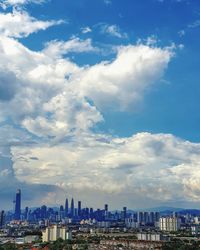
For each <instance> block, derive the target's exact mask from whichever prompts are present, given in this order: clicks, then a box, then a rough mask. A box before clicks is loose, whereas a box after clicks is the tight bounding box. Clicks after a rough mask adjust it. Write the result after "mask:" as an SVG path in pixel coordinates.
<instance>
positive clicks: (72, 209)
mask: <svg viewBox="0 0 200 250" xmlns="http://www.w3.org/2000/svg"><path fill="white" fill-rule="evenodd" d="M70 215H71V217H72V218H73V217H74V199H73V198H72V200H71V210H70Z"/></svg>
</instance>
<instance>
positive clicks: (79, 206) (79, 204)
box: [78, 201, 81, 216]
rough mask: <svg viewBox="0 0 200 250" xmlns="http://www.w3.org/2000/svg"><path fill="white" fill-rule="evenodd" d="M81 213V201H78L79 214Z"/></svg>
mask: <svg viewBox="0 0 200 250" xmlns="http://www.w3.org/2000/svg"><path fill="white" fill-rule="evenodd" d="M80 215H81V201H78V216H80Z"/></svg>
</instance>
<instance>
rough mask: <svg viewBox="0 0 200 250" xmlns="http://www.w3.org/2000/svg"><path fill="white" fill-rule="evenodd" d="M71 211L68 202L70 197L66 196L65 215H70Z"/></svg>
mask: <svg viewBox="0 0 200 250" xmlns="http://www.w3.org/2000/svg"><path fill="white" fill-rule="evenodd" d="M68 213H69V203H68V199H67V198H66V200H65V217H67V216H68Z"/></svg>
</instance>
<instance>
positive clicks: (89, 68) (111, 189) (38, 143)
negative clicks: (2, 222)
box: [0, 11, 199, 201]
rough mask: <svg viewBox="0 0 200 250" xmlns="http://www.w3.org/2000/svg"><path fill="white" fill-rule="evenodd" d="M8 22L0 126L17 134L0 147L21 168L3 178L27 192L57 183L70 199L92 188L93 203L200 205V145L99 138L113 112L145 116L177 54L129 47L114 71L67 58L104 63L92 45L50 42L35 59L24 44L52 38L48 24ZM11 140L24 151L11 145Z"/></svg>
mask: <svg viewBox="0 0 200 250" xmlns="http://www.w3.org/2000/svg"><path fill="white" fill-rule="evenodd" d="M1 15H2V17H3V19H0V30H1V33H0V54H1V57H0V72H1V77H0V78H1V79H0V80H1V83H0V90H1V93H0V120H1V121H4V122H6V121H7V120H9V122H10V123H12V124H13V125H14V126H16V129H13V130H11V129H10V130H8V129H5V128H4V129H3V128H2V127H1V128H0V137H1V140H0V141H1V143H4V144H5V145H0V151H1V152H0V153H1V156H2V157H3V155H6V154H7V155H8V156H9V153H10V150H11V151H12V160H13V164H14V165H13V169H12V168H7V169H8V170H9V171H6V170H5V169H6V168H2V171H4V172H3V176H7V175H9V176H10V175H11V174H14V176H15V177H16V178H17V180H18V182H19V181H20V182H24V181H26V180H27V179H28V180H29V183H32V184H41V183H43V184H47V185H49V184H50V183H51V184H52V183H54V184H56V185H57V186H58V187H60V188H62V189H64V190H66V189H67V190H77V191H78V192H79V191H81V190H82V189H83V188H84V190H87V191H88V192H90V193H93V194H95V193H96V191H99V192H105V193H108V194H110V193H117V194H119V195H120V194H125V195H127V196H128V197H129V198H130V197H132V196H133V195H135V196H137V194H142V195H144V196H145V197H147V198H148V199H155V197H154V195H152V194H154V193H155V192H157V194H158V195H157V196H156V199H157V200H159V201H161V200H175V199H177V198H179V197H181V195H185V197H186V199H188V200H197V197H198V190H197V188H196V186H197V184H198V182H197V180H196V179H195V180H193V181H192V178H194V173H193V174H192V173H191V175H189V177H188V178H187V179H184V178H183V175H185V171H186V170H184V169H187V166H192V169H193V172H194V171H195V169H196V167H197V166H198V164H197V163H198V154H199V145H198V144H192V143H189V142H186V141H182V140H179V139H177V138H175V137H173V136H171V135H163V134H159V135H151V134H148V133H140V134H137V135H133V136H132V137H130V138H112V137H111V136H107V135H102V134H95V133H94V132H92V131H93V129H94V128H95V126H96V125H97V124H98V123H99V122H103V121H104V117H103V113H104V112H106V111H107V109H108V108H110V109H115V110H117V111H119V110H120V111H121V110H123V111H127V110H133V109H136V108H137V107H138V105H139V103H140V102H141V101H142V99H143V97H144V95H145V94H146V92H147V91H148V90H149V89H150V88H151V87H152V86H153V85H154V84H156V83H157V82H158V81H159V80H160V79H161V78H162V75H163V74H164V71H165V69H166V68H167V66H168V63H169V62H170V60H171V58H172V57H173V51H172V49H170V48H159V47H157V45H156V43H153V44H152V40H151V41H150V40H149V44H136V45H128V46H121V47H119V48H118V51H117V53H116V55H115V57H114V58H113V59H112V60H110V61H107V62H104V61H102V62H100V63H97V64H95V65H83V66H79V65H78V64H76V63H75V62H72V61H71V60H70V59H69V58H67V54H68V53H70V52H71V53H83V52H95V53H96V51H98V49H96V48H95V47H94V46H93V45H92V41H91V40H90V39H86V40H81V39H80V38H78V37H76V38H72V39H70V40H69V41H50V42H49V43H47V44H46V46H45V48H44V49H43V50H41V51H37V52H36V51H32V50H30V49H28V48H26V47H25V46H24V45H22V44H21V43H20V42H19V41H18V40H17V39H16V38H18V37H24V36H28V35H29V34H30V33H32V32H36V31H38V30H40V29H45V28H47V27H48V24H47V23H48V22H47V23H46V22H42V23H40V24H38V22H40V21H38V20H36V19H33V18H32V17H30V16H29V15H28V14H27V13H25V12H15V11H14V12H13V13H10V14H1ZM15 19H16V20H19V21H14V20H15ZM15 22H16V23H17V24H15ZM4 26H5V27H7V28H6V30H4V29H3V27H4ZM7 134H9V136H11V137H12V138H15V141H13V140H11V141H10V137H9V136H7V138H5V135H7ZM31 135H34V136H33V138H36V139H35V140H33V138H32V137H31ZM20 136H21V137H22V140H21V141H20ZM38 137H40V138H38ZM27 141H28V142H30V144H29V146H28V147H27V143H28V142H27ZM183 166H184V167H183ZM13 170H14V171H13ZM38 172H39V173H40V174H38ZM183 179H184V180H183ZM169 183H170V187H168V185H169ZM190 183H191V185H192V189H190V190H189V188H188V187H189V185H190ZM48 187H49V186H48ZM177 187H179V188H177ZM182 187H184V189H181V188H182ZM174 189H175V190H177V191H176V192H174ZM59 190H60V189H59ZM182 190H183V191H182ZM54 195H55V193H54V192H50V194H49V196H50V197H52V196H53V197H54ZM195 197H196V198H195Z"/></svg>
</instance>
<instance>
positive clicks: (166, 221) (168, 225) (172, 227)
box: [159, 217, 180, 232]
mask: <svg viewBox="0 0 200 250" xmlns="http://www.w3.org/2000/svg"><path fill="white" fill-rule="evenodd" d="M159 224H160V230H161V231H168V232H171V231H178V230H179V229H180V220H179V218H177V217H161V218H160V221H159Z"/></svg>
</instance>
